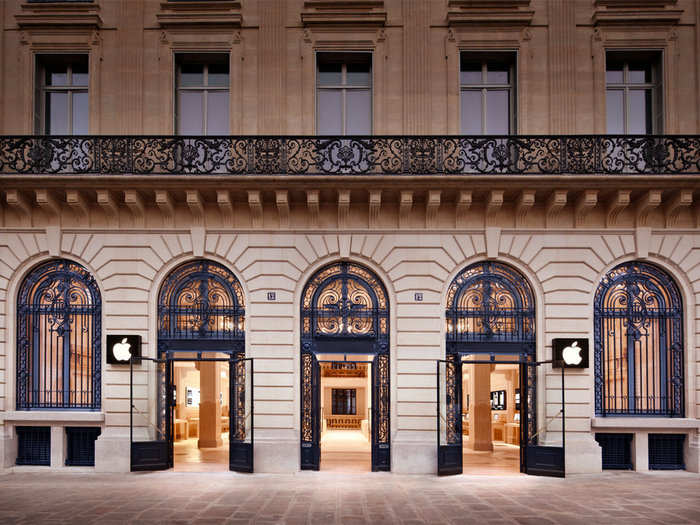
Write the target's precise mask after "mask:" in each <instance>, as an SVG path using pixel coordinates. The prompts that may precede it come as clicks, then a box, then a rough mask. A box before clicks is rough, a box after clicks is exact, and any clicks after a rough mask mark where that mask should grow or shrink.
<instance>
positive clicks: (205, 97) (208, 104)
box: [176, 54, 229, 135]
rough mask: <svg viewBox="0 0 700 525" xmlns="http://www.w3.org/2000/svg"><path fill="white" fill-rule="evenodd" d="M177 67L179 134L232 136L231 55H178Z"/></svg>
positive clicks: (177, 119) (177, 118)
mask: <svg viewBox="0 0 700 525" xmlns="http://www.w3.org/2000/svg"><path fill="white" fill-rule="evenodd" d="M176 68H177V72H176V90H177V97H176V98H177V101H176V105H177V107H176V121H177V133H178V134H180V135H228V133H229V57H228V55H225V54H182V55H177V56H176Z"/></svg>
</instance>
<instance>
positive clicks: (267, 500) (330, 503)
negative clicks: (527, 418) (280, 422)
mask: <svg viewBox="0 0 700 525" xmlns="http://www.w3.org/2000/svg"><path fill="white" fill-rule="evenodd" d="M0 523H5V524H6V523H32V524H34V523H71V524H76V525H77V524H83V523H114V524H117V523H119V524H122V523H139V524H149V523H170V524H176V523H201V524H205V523H285V524H301V523H318V524H331V523H343V524H345V523H347V524H359V523H371V524H381V523H397V524H413V523H474V524H484V523H520V524H533V525H534V524H537V525H540V524H549V523H563V524H586V525H589V524H597V523H601V524H603V523H604V524H607V523H633V524H634V525H644V524H647V523H674V524H675V523H700V475H698V474H691V473H687V472H652V473H646V474H637V473H634V472H606V473H604V474H602V475H586V476H583V475H579V476H570V477H568V478H566V479H555V478H540V477H532V476H454V477H446V478H438V477H437V476H405V475H398V474H391V473H374V474H371V473H370V474H366V473H365V474H355V473H336V472H331V473H326V472H301V473H298V474H294V475H290V474H284V475H276V474H253V475H246V474H236V473H230V472H225V473H219V472H214V473H202V474H199V473H180V472H157V473H139V474H94V473H84V472H83V473H78V472H75V473H55V472H46V473H14V474H7V475H3V476H0Z"/></svg>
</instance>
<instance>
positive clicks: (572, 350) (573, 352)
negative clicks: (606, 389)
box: [115, 341, 583, 365]
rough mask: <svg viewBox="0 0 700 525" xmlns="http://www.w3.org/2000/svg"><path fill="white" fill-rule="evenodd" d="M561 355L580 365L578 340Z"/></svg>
mask: <svg viewBox="0 0 700 525" xmlns="http://www.w3.org/2000/svg"><path fill="white" fill-rule="evenodd" d="M115 355H116V354H115ZM561 356H562V357H563V358H564V362H565V363H566V364H567V365H580V364H581V361H583V358H582V357H581V348H580V347H579V346H578V341H574V342H573V343H572V344H571V345H570V346H567V347H566V348H564V350H562V352H561Z"/></svg>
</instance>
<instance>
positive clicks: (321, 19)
mask: <svg viewBox="0 0 700 525" xmlns="http://www.w3.org/2000/svg"><path fill="white" fill-rule="evenodd" d="M386 20H387V14H386V10H385V9H384V2H383V0H376V1H375V0H343V1H340V2H328V1H308V2H304V11H302V13H301V22H302V24H303V25H304V26H305V27H311V26H374V27H381V26H384V25H385V24H386Z"/></svg>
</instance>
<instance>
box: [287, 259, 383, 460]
mask: <svg viewBox="0 0 700 525" xmlns="http://www.w3.org/2000/svg"><path fill="white" fill-rule="evenodd" d="M389 348H390V345H389V301H388V294H387V291H386V288H385V287H384V285H383V284H382V283H381V281H380V280H379V278H378V277H377V276H376V275H375V274H374V273H373V272H372V271H371V270H369V269H368V268H365V267H363V266H360V265H358V264H355V263H352V262H345V261H341V262H335V263H331V264H329V265H326V266H324V267H323V268H321V269H320V270H318V271H317V272H316V273H315V274H314V275H313V276H312V277H311V278H310V280H309V281H308V282H307V284H306V286H305V287H304V290H303V291H302V300H301V345H300V350H301V356H300V357H301V359H300V368H301V370H300V379H301V385H300V391H301V410H300V429H301V432H300V433H301V443H300V445H301V446H300V449H301V450H300V463H301V469H302V470H320V468H321V449H322V445H323V448H324V449H325V450H326V452H327V454H326V458H329V457H331V456H329V455H328V454H332V453H333V452H335V451H334V450H333V449H334V448H335V447H336V446H337V447H340V449H342V450H338V451H337V452H345V453H347V452H349V451H351V449H353V450H355V452H357V453H358V454H361V455H362V457H365V456H364V455H365V454H366V447H365V445H364V442H363V441H362V440H363V439H364V438H363V437H362V436H361V434H362V432H363V426H362V424H363V423H362V421H363V420H364V419H365V417H364V411H365V409H366V410H367V418H366V423H365V427H364V428H366V435H367V436H368V437H369V441H370V465H371V470H372V471H388V470H390V469H391V462H390V457H391V450H390V435H391V432H390V424H389V421H390V414H389V407H390V396H389V392H390V373H389V372H390V371H389V361H390V352H389ZM339 361H342V362H343V364H341V365H333V364H332V363H333V362H339ZM324 362H328V363H329V365H326V364H324ZM353 362H354V364H353ZM322 364H323V368H322V366H321V365H322ZM355 365H357V366H356V367H355V368H354V369H353V368H352V366H355ZM360 365H362V366H360ZM365 365H366V366H365ZM333 366H336V367H337V368H336V371H334V370H333ZM358 366H359V368H358ZM341 373H342V374H346V375H348V376H349V375H351V374H357V375H362V377H357V378H355V382H356V383H357V384H356V385H355V388H353V384H352V383H351V382H350V381H349V380H350V377H345V378H344V379H342V380H341V379H339V378H338V377H337V376H338V375H339V374H341ZM333 375H335V376H336V377H333ZM334 381H335V382H336V383H337V385H338V388H337V390H338V392H337V393H336V394H335V396H336V397H335V399H336V407H340V406H341V405H342V404H343V403H346V405H345V406H347V407H348V408H337V409H338V410H352V403H353V401H352V400H353V396H355V397H354V403H355V408H354V410H355V412H357V411H358V408H359V409H360V410H361V411H362V412H363V413H362V414H359V413H356V414H336V415H338V416H343V417H339V418H335V417H332V416H334V414H333V413H332V412H333V395H334V394H333V388H334V387H333V386H331V383H333V382H334ZM343 385H345V386H344V387H343ZM365 385H366V386H365ZM341 390H346V391H351V390H355V392H354V394H353V393H352V392H341ZM360 390H364V393H360V392H359V391H360ZM324 395H325V396H327V397H325V398H324ZM358 395H360V399H359V400H358V397H357V396H358ZM363 399H364V401H363ZM363 403H365V404H366V406H365V404H363ZM348 404H349V405H348ZM358 405H359V407H358ZM324 409H325V412H324ZM329 409H330V410H329ZM349 416H354V417H349ZM358 422H359V423H358ZM336 424H337V425H343V426H348V425H352V426H353V428H332V429H329V428H328V426H329V425H331V426H333V425H336ZM358 424H359V425H360V428H359V429H358V428H356V427H357V425H358ZM324 425H325V426H324ZM329 430H343V431H345V430H351V431H352V432H345V433H328V434H326V433H327V432H328V431H329ZM341 436H343V439H340V437H341ZM322 437H324V438H325V440H324V443H322V442H321V441H322ZM335 438H338V440H339V441H340V442H342V443H338V440H336V439H335ZM351 438H352V439H351ZM360 464H362V462H360ZM362 468H364V467H362Z"/></svg>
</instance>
